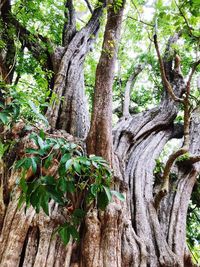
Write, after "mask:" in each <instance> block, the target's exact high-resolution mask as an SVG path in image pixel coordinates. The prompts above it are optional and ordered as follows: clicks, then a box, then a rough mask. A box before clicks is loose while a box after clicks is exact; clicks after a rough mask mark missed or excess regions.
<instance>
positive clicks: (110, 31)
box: [87, 1, 125, 162]
mask: <svg viewBox="0 0 200 267" xmlns="http://www.w3.org/2000/svg"><path fill="white" fill-rule="evenodd" d="M124 4H125V1H123V4H122V6H121V7H120V8H118V9H117V10H116V8H115V2H112V1H111V2H110V3H109V4H108V15H107V23H106V28H105V33H104V41H103V47H102V53H101V56H100V60H99V63H98V65H97V70H96V83H95V92H94V104H93V111H92V121H91V127H90V132H89V134H88V137H87V151H88V153H89V154H96V155H100V156H102V157H104V158H105V159H106V160H107V161H108V162H111V161H112V85H113V77H114V69H115V62H116V56H117V47H118V42H119V37H120V30H121V23H122V15H123V9H124Z"/></svg>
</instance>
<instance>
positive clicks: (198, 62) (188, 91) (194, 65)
mask: <svg viewBox="0 0 200 267" xmlns="http://www.w3.org/2000/svg"><path fill="white" fill-rule="evenodd" d="M199 64H200V59H199V60H197V61H196V62H195V63H194V64H193V66H192V70H191V72H190V75H189V78H188V81H187V84H186V92H187V93H188V94H189V93H190V83H191V80H192V77H193V75H194V73H195V71H196V68H197V66H198V65H199Z"/></svg>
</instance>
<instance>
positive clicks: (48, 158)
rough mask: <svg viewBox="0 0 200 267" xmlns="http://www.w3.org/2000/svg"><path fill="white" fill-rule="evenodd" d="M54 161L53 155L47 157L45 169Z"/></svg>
mask: <svg viewBox="0 0 200 267" xmlns="http://www.w3.org/2000/svg"><path fill="white" fill-rule="evenodd" d="M52 161H53V155H52V154H51V155H50V156H48V157H47V158H46V159H45V162H44V168H45V169H48V168H49V167H50V166H51V164H52Z"/></svg>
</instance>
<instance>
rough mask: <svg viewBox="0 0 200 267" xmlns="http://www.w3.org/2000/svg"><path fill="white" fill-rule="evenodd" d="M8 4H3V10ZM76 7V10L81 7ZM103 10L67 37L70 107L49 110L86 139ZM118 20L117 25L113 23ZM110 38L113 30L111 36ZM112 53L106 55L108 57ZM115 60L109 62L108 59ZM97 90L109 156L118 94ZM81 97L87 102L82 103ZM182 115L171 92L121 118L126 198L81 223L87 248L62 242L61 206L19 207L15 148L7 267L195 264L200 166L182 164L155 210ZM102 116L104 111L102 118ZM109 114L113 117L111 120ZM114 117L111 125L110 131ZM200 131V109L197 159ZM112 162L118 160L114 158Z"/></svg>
mask: <svg viewBox="0 0 200 267" xmlns="http://www.w3.org/2000/svg"><path fill="white" fill-rule="evenodd" d="M3 2H6V1H3ZM3 2H1V3H0V8H1V7H2V5H3ZM70 3H71V4H72V1H67V4H68V5H70ZM71 7H72V6H71ZM71 10H72V11H73V8H72V9H71ZM101 12H102V7H99V8H97V9H96V11H95V12H94V13H93V16H92V18H91V20H90V22H89V23H88V24H87V26H85V27H84V28H83V29H82V30H81V31H80V32H76V31H75V30H74V28H73V30H72V31H71V32H72V35H71V37H69V36H68V35H65V34H64V39H63V42H64V43H65V45H66V48H58V49H57V50H56V52H55V53H54V55H53V56H52V57H55V61H54V70H55V72H56V73H57V76H56V77H57V78H56V80H55V86H54V92H55V93H58V95H59V97H62V96H64V97H65V99H66V102H63V103H62V102H61V101H60V99H58V100H57V102H56V101H55V103H54V104H53V109H52V111H51V110H49V111H48V116H49V120H50V123H51V125H52V127H53V128H54V127H55V128H57V127H58V128H64V129H66V130H67V131H68V132H72V133H73V134H74V135H76V136H80V137H83V136H85V134H86V132H87V129H88V119H87V118H86V117H87V115H86V113H85V104H86V103H85V100H82V99H84V93H83V87H82V86H81V89H80V88H79V86H78V83H79V82H80V83H81V84H82V82H83V72H82V64H83V61H84V57H85V53H86V52H87V51H88V48H89V44H90V42H91V41H92V40H91V34H94V33H96V31H97V29H98V27H99V16H100V14H101ZM71 15H72V17H71V21H70V23H71V24H70V27H71V26H73V27H74V24H73V12H72V13H71ZM111 22H112V23H114V24H115V23H116V21H113V18H112V19H111ZM68 26H69V25H66V27H68ZM116 32H117V31H116ZM110 34H111V33H109V32H108V35H109V36H108V37H109V38H110ZM168 49H169V48H168ZM106 55H107V54H105V53H104V56H106ZM101 60H102V61H100V65H99V68H100V70H97V72H98V71H99V72H100V74H99V75H105V80H106V83H105V85H106V88H111V85H112V82H111V80H112V79H111V78H112V75H113V73H112V72H109V73H105V69H104V70H103V69H102V65H101V64H104V59H101ZM107 60H108V61H109V58H108V55H107ZM113 62H114V57H112V60H111V62H110V63H109V64H110V66H111V67H113V64H114V63H113ZM167 63H168V64H167ZM77 64H80V66H79V67H80V69H79V68H77ZM2 66H3V65H1V67H2ZM165 68H166V69H167V72H166V73H167V75H166V76H167V78H168V79H169V81H170V82H171V84H172V85H173V90H174V93H175V95H176V96H177V97H180V96H181V95H182V93H183V92H184V90H185V84H184V79H183V77H182V75H181V74H180V73H179V70H174V71H172V64H171V62H165ZM96 86H97V88H98V91H97V95H99V100H96V101H97V103H96V110H95V108H94V112H95V114H96V115H95V116H97V117H96V119H97V120H98V122H99V123H102V124H103V125H102V124H99V125H95V134H94V133H92V134H94V138H95V139H94V140H95V142H97V141H98V142H97V144H98V146H99V147H98V150H95V149H94V148H93V150H92V151H94V153H96V152H97V154H99V153H100V154H101V153H102V149H104V148H105V149H107V147H105V144H107V145H108V146H109V147H111V146H112V144H111V143H110V142H111V141H110V140H111V139H110V136H108V139H109V143H104V144H103V146H101V143H100V142H101V140H104V136H103V137H102V136H101V138H100V139H99V140H98V138H99V135H100V133H101V132H102V131H104V134H105V139H106V138H107V137H106V136H107V135H109V132H106V127H108V128H109V131H110V129H111V128H110V127H111V126H110V124H111V117H109V116H110V113H109V112H111V110H110V111H109V110H107V109H106V105H108V104H109V105H111V103H110V101H111V94H110V89H109V91H105V95H103V96H102V92H101V93H100V92H99V91H100V90H101V88H102V87H101V86H100V85H99V84H98V80H97V84H96ZM79 90H80V91H79ZM107 93H108V95H107ZM79 99H81V101H82V102H79ZM100 100H101V101H102V102H103V105H101V107H102V108H103V109H102V110H101V112H98V110H97V109H98V107H99V104H98V103H99V102H98V101H100ZM68 108H69V109H68ZM104 108H105V110H104ZM177 111H178V106H177V104H175V102H174V101H173V100H171V99H170V97H169V96H168V95H167V94H164V96H163V99H162V101H161V103H160V105H159V106H158V107H156V108H154V109H151V110H147V111H145V112H143V113H140V114H137V115H134V116H128V117H127V116H124V117H122V118H121V119H120V121H119V122H118V124H117V125H116V126H115V128H114V130H113V155H114V159H113V168H114V171H115V185H114V187H115V188H116V190H120V191H121V192H123V193H124V195H125V197H126V201H125V202H120V201H119V200H117V199H114V201H113V203H111V204H109V206H108V207H107V209H106V211H105V212H100V211H98V210H97V209H96V208H95V207H93V208H91V209H90V211H89V212H88V213H87V215H86V218H85V221H84V223H83V225H81V231H80V232H81V242H80V243H79V244H75V243H74V242H72V241H70V243H69V244H68V245H67V246H66V247H65V246H64V245H63V244H62V243H61V242H60V239H59V238H58V237H57V236H54V231H55V228H56V227H57V225H58V223H60V222H63V220H64V217H63V212H64V211H63V210H61V209H60V208H59V207H58V206H57V205H55V203H54V202H53V201H52V202H50V204H49V205H50V216H49V217H47V216H46V215H44V214H43V213H42V212H41V213H39V214H35V211H34V210H33V209H31V208H30V209H28V210H27V212H26V214H25V212H24V209H23V208H22V209H21V210H19V209H17V199H18V196H19V191H18V190H19V189H18V187H17V186H15V181H16V180H17V177H18V173H17V172H15V170H14V169H11V168H6V167H8V166H9V163H10V160H14V159H15V157H16V155H15V154H14V153H15V151H14V152H13V154H12V155H9V156H10V157H9V158H6V159H4V162H1V163H0V164H1V165H0V168H1V176H0V178H1V184H0V186H1V187H0V215H1V217H0V266H1V267H149V266H150V267H161V266H162V267H183V266H185V267H190V266H193V264H192V262H191V258H190V255H189V253H188V249H187V246H186V241H185V224H186V215H187V208H188V203H189V199H190V196H191V192H192V188H193V185H194V183H195V181H196V179H197V175H198V173H199V171H200V165H199V163H195V164H193V165H185V166H184V165H183V164H182V165H181V164H179V165H178V166H177V167H176V168H177V177H176V179H174V180H171V181H170V185H171V186H170V192H169V193H168V195H167V196H166V197H165V198H164V199H163V200H162V202H161V205H160V208H159V210H158V211H156V209H155V206H154V195H155V193H156V190H157V186H156V183H157V181H155V177H154V175H153V170H154V167H155V159H157V158H158V157H159V155H160V153H161V151H162V149H163V147H164V145H165V144H166V143H167V142H168V140H170V139H171V138H179V137H180V136H181V134H180V131H179V127H178V128H177V127H176V125H174V124H173V121H174V119H175V117H176V115H177ZM104 112H105V113H104ZM81 113H84V114H81ZM101 114H104V116H103V117H102V118H101ZM105 114H107V115H108V117H105ZM64 115H65V116H66V117H65V116H64ZM107 115H106V116H107ZM106 120H109V121H108V122H106V123H107V124H106V126H105V128H104V122H105V121H106ZM93 123H94V118H93ZM91 129H92V128H91ZM97 129H98V130H97ZM199 132H200V111H199V110H197V111H196V113H195V114H194V115H193V118H192V123H191V127H190V135H191V138H190V152H191V153H192V154H193V155H199V154H200V142H199ZM63 133H64V131H63ZM25 138H26V137H25ZM88 140H89V139H88ZM90 140H91V142H92V141H93V139H90ZM106 140H107V139H106ZM20 142H21V143H22V144H24V143H25V139H22V140H20V141H19V143H18V144H17V145H16V146H20ZM109 149H110V148H109ZM99 151H100V152H99ZM105 157H106V158H107V159H108V160H109V159H110V156H109V155H108V156H105ZM12 163H13V162H12ZM11 166H12V164H11ZM9 167H10V166H9ZM8 185H9V186H8ZM8 190H9V191H10V192H9V193H10V194H9V195H8V194H7V191H8Z"/></svg>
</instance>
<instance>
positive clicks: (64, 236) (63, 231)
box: [58, 226, 70, 245]
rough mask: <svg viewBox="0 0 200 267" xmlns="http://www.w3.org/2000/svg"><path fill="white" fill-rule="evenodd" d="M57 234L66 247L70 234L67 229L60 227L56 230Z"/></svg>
mask: <svg viewBox="0 0 200 267" xmlns="http://www.w3.org/2000/svg"><path fill="white" fill-rule="evenodd" d="M58 233H59V236H60V238H61V240H62V242H63V243H64V245H67V244H68V242H69V240H70V232H69V231H68V227H67V226H61V227H60V229H59V230H58Z"/></svg>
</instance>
